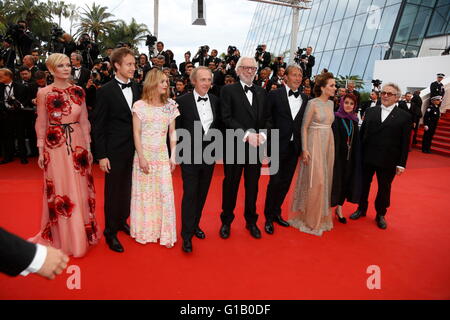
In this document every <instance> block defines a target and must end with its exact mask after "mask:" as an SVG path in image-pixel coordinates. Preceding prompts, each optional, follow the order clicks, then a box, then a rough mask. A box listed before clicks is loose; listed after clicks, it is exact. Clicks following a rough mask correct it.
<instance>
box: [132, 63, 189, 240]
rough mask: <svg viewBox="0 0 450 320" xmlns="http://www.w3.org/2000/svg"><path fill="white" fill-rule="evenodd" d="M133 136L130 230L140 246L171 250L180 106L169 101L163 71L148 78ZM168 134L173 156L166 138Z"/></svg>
mask: <svg viewBox="0 0 450 320" xmlns="http://www.w3.org/2000/svg"><path fill="white" fill-rule="evenodd" d="M131 111H132V112H133V133H134V144H135V147H136V154H135V157H134V163H133V180H132V188H131V208H130V229H131V236H132V237H133V238H135V239H136V241H137V242H139V243H142V244H145V243H149V242H157V241H158V239H159V244H160V245H164V246H166V247H168V248H171V247H173V245H174V243H175V242H176V240H177V237H176V221H175V202H174V194H173V186H172V174H171V171H173V170H174V169H175V160H174V159H175V146H176V133H175V118H176V117H178V116H179V115H180V113H179V111H178V105H177V104H176V103H175V102H174V101H173V100H171V99H169V84H168V79H167V76H166V75H165V74H164V73H163V72H162V71H160V70H156V69H154V70H152V71H150V72H149V73H148V74H147V77H146V80H145V83H144V90H143V95H142V100H139V101H136V102H135V103H134V105H133V108H132V110H131ZM167 130H169V136H170V147H171V150H172V153H171V154H172V156H171V158H170V159H169V155H168V150H167V144H166V137H167Z"/></svg>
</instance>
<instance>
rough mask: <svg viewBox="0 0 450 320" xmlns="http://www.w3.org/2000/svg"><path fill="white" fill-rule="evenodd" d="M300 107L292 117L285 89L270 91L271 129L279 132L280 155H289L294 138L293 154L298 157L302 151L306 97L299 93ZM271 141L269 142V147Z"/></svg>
mask: <svg viewBox="0 0 450 320" xmlns="http://www.w3.org/2000/svg"><path fill="white" fill-rule="evenodd" d="M300 96H301V98H302V105H301V107H300V110H299V111H298V113H297V114H296V115H293V114H292V112H291V108H290V106H289V100H288V94H287V92H286V87H285V86H283V87H281V88H279V89H277V90H274V91H271V92H270V93H269V95H268V100H269V108H270V111H271V114H272V129H278V130H279V146H280V150H279V152H280V155H289V153H290V149H289V144H290V142H291V137H292V135H293V136H294V140H293V142H294V146H295V153H296V155H297V156H299V155H300V153H301V150H302V139H301V126H302V120H303V114H304V113H305V109H306V104H307V102H308V97H307V96H306V95H305V94H303V93H301V94H300ZM271 144H272V141H270V145H271Z"/></svg>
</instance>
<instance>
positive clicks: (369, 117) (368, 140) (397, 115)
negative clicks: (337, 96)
mask: <svg viewBox="0 0 450 320" xmlns="http://www.w3.org/2000/svg"><path fill="white" fill-rule="evenodd" d="M400 96H401V92H400V89H399V88H398V86H397V85H396V84H394V83H388V84H386V85H384V86H383V89H382V91H381V106H376V107H373V108H369V109H367V110H366V114H365V117H364V122H363V124H362V126H361V131H360V135H361V137H362V148H363V186H362V193H361V199H360V202H359V206H358V210H356V212H354V213H353V214H352V215H351V216H350V219H353V220H356V219H359V218H360V217H365V216H366V212H367V208H368V204H369V202H368V198H369V191H370V184H371V183H372V178H373V175H374V174H376V175H377V181H378V193H377V197H376V199H375V209H376V211H377V215H376V222H377V225H378V227H379V228H381V229H386V228H387V223H386V220H385V215H386V212H387V208H388V207H389V205H390V198H391V184H392V181H393V180H394V177H395V175H396V174H397V175H401V174H402V173H403V172H404V171H405V167H406V160H407V159H408V147H409V138H410V134H411V123H412V120H411V116H410V115H409V114H408V113H407V112H406V111H404V110H402V109H400V108H399V107H397V105H396V102H397V101H398V99H399V98H400Z"/></svg>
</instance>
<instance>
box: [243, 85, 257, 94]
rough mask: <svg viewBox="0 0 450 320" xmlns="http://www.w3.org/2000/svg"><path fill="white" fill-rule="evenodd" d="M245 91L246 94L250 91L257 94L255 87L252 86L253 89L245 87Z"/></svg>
mask: <svg viewBox="0 0 450 320" xmlns="http://www.w3.org/2000/svg"><path fill="white" fill-rule="evenodd" d="M244 90H245V93H247V92H248V90H250V91H251V92H253V93H254V92H255V88H254V87H253V86H251V87H249V86H244Z"/></svg>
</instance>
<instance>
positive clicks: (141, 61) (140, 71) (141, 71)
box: [134, 53, 152, 83]
mask: <svg viewBox="0 0 450 320" xmlns="http://www.w3.org/2000/svg"><path fill="white" fill-rule="evenodd" d="M137 61H138V63H137V68H136V71H135V73H134V78H135V79H140V80H139V81H138V82H139V83H141V82H143V81H144V79H145V76H146V75H147V72H149V71H150V70H151V69H152V67H151V66H150V63H149V62H148V57H147V55H146V54H145V53H141V54H140V55H139V58H138V59H137Z"/></svg>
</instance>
